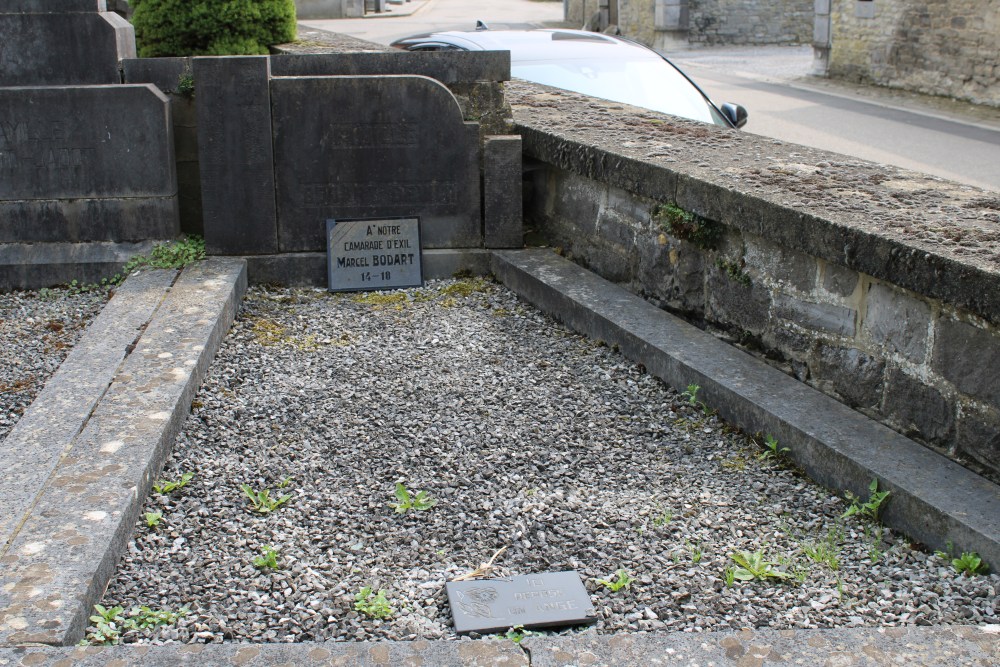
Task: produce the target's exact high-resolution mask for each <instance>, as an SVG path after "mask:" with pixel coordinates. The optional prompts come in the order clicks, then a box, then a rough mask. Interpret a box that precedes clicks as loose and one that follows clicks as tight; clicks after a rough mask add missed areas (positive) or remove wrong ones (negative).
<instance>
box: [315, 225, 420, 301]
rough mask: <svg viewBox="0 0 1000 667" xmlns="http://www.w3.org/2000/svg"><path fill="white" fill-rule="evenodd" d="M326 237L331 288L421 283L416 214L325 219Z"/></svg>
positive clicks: (353, 289) (349, 289)
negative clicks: (382, 217) (377, 218)
mask: <svg viewBox="0 0 1000 667" xmlns="http://www.w3.org/2000/svg"><path fill="white" fill-rule="evenodd" d="M326 239H327V242H326V245H327V257H328V260H327V266H328V269H327V273H328V274H329V276H330V280H329V289H330V291H331V292H357V291H367V290H381V289H392V288H396V287H419V286H421V285H423V284H424V279H423V273H422V272H421V262H420V221H419V220H417V219H416V218H400V219H396V220H342V221H339V222H338V221H336V220H328V221H327V223H326Z"/></svg>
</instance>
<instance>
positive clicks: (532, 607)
mask: <svg viewBox="0 0 1000 667" xmlns="http://www.w3.org/2000/svg"><path fill="white" fill-rule="evenodd" d="M445 589H446V591H447V593H448V603H449V604H450V605H451V614H452V617H453V619H454V621H455V632H457V633H458V634H467V633H469V632H478V633H480V634H489V633H493V632H502V631H504V630H507V629H508V628H513V627H515V626H518V625H520V626H523V627H525V628H526V629H531V628H552V627H558V626H568V625H589V624H592V623H596V622H597V614H596V612H595V611H594V607H593V605H592V604H591V602H590V595H588V594H587V589H586V588H584V586H583V582H582V581H580V575H579V574H577V573H576V572H575V571H568V572H543V573H541V574H526V575H521V576H518V577H511V578H509V579H478V580H473V581H449V582H448V583H447V584H445Z"/></svg>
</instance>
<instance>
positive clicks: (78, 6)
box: [0, 0, 108, 14]
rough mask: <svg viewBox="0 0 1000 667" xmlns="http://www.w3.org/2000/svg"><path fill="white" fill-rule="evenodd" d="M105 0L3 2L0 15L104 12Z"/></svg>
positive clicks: (106, 7) (106, 9)
mask: <svg viewBox="0 0 1000 667" xmlns="http://www.w3.org/2000/svg"><path fill="white" fill-rule="evenodd" d="M106 11H108V5H107V0H4V3H3V6H2V7H0V14H64V13H67V12H74V13H75V12H106Z"/></svg>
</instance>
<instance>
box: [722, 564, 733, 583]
mask: <svg viewBox="0 0 1000 667" xmlns="http://www.w3.org/2000/svg"><path fill="white" fill-rule="evenodd" d="M722 580H723V581H724V582H725V583H726V588H732V587H733V583H734V582H735V581H736V571H735V570H733V568H731V567H727V568H726V569H725V571H724V572H723V573H722Z"/></svg>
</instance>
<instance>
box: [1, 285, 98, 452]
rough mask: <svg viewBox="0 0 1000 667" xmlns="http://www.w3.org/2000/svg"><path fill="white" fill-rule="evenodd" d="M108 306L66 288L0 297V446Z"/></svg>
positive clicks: (92, 296)
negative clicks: (1, 354) (89, 327)
mask: <svg viewBox="0 0 1000 667" xmlns="http://www.w3.org/2000/svg"><path fill="white" fill-rule="evenodd" d="M107 300H108V294H107V292H106V291H103V290H93V291H90V292H83V293H79V292H78V291H77V290H70V289H67V288H58V289H45V290H41V291H31V292H9V293H6V294H0V350H4V355H3V362H2V363H0V441H2V440H3V439H4V438H6V437H7V434H8V433H10V430H11V429H12V428H14V425H15V424H16V423H17V422H18V420H19V419H20V418H21V415H23V414H24V411H25V409H26V408H27V407H28V406H29V405H30V404H31V402H32V401H33V400H35V397H36V396H37V395H38V392H40V391H41V390H42V387H44V386H45V382H46V380H48V379H49V378H50V377H51V376H52V374H53V373H55V371H56V369H57V368H59V364H61V363H62V361H63V359H65V358H66V355H68V354H69V351H70V350H71V349H72V347H73V345H75V344H76V342H77V340H79V339H80V336H81V335H83V332H84V331H85V330H86V329H87V327H88V326H89V325H90V322H91V321H92V320H93V319H94V317H96V316H97V314H98V313H99V312H101V308H103V307H104V304H105V303H106V302H107Z"/></svg>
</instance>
